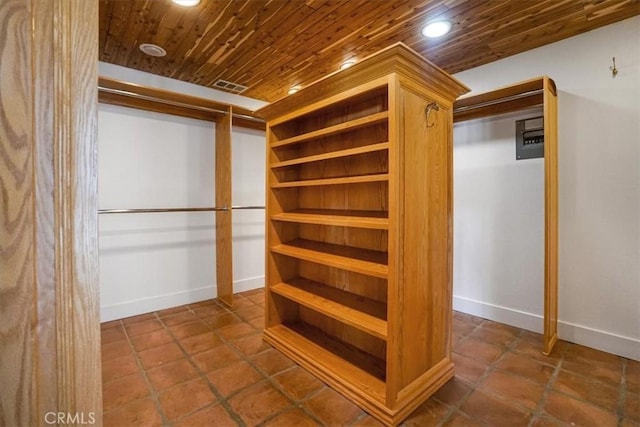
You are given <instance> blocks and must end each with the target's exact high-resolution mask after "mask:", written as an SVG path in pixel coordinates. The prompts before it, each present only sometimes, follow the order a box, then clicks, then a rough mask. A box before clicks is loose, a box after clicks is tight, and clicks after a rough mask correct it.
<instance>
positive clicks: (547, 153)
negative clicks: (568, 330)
mask: <svg viewBox="0 0 640 427" xmlns="http://www.w3.org/2000/svg"><path fill="white" fill-rule="evenodd" d="M543 90H544V92H543V96H544V107H543V110H544V111H543V114H544V211H545V215H544V246H545V250H544V350H543V353H544V354H546V355H549V354H550V353H551V351H552V350H553V346H554V345H555V343H556V341H558V96H557V93H556V87H555V84H554V83H553V80H551V79H550V78H549V77H546V76H545V77H544V81H543Z"/></svg>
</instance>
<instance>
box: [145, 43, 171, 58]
mask: <svg viewBox="0 0 640 427" xmlns="http://www.w3.org/2000/svg"><path fill="white" fill-rule="evenodd" d="M140 50H141V51H142V52H143V53H146V54H147V55H150V56H156V57H161V56H165V55H166V54H167V51H166V50H164V49H163V48H161V47H160V46H158V45H157V44H151V43H142V44H141V45H140Z"/></svg>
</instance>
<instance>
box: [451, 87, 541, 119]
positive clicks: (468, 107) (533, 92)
mask: <svg viewBox="0 0 640 427" xmlns="http://www.w3.org/2000/svg"><path fill="white" fill-rule="evenodd" d="M543 92H544V90H543V89H536V90H530V91H528V92H522V93H518V94H516V95H511V96H505V97H503V98H498V99H492V100H490V101H486V102H480V103H478V104H472V105H465V106H464V107H458V108H454V110H453V112H454V114H455V113H462V112H467V111H471V110H475V109H477V108H484V107H491V106H492V105H498V104H502V103H504V102H509V101H515V100H517V99H522V98H529V97H531V96H535V95H540V94H542V93H543ZM469 98H471V97H469ZM464 101H465V98H461V99H458V101H457V102H464Z"/></svg>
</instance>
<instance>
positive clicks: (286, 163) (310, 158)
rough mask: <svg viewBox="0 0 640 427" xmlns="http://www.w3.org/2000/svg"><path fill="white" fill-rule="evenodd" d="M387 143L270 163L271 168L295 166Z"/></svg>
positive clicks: (385, 147)
mask: <svg viewBox="0 0 640 427" xmlns="http://www.w3.org/2000/svg"><path fill="white" fill-rule="evenodd" d="M388 149H389V143H388V142H381V143H378V144H370V145H364V146H362V147H356V148H349V149H346V150H339V151H332V152H329V153H323V154H316V155H314V156H307V157H300V158H297V159H291V160H285V161H282V162H276V163H271V168H272V169H276V168H284V167H287V166H295V165H300V164H304V163H312V162H319V161H321V160H329V159H337V158H340V157H349V156H355V155H358V154H364V153H372V152H374V151H382V150H388Z"/></svg>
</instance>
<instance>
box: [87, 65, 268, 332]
mask: <svg viewBox="0 0 640 427" xmlns="http://www.w3.org/2000/svg"><path fill="white" fill-rule="evenodd" d="M99 100H100V105H99V116H98V117H99V138H98V142H99V156H98V158H99V171H98V172H99V207H100V210H99V214H100V215H99V218H100V223H99V225H100V229H99V239H100V241H99V244H100V289H101V317H102V321H109V320H113V319H119V318H123V317H128V316H132V315H136V314H141V313H147V312H150V311H155V310H160V309H163V308H169V307H175V306H179V305H182V304H187V303H190V302H195V301H201V300H205V299H210V298H214V297H216V296H217V297H218V298H219V299H220V300H221V301H223V302H224V303H226V304H228V305H232V304H233V296H232V294H233V293H234V292H238V291H242V290H249V289H253V288H256V287H261V286H262V285H263V277H262V276H263V274H264V273H263V269H264V264H263V263H262V260H263V256H262V253H263V250H264V246H263V245H264V238H263V234H264V190H263V188H262V186H256V185H255V182H256V181H260V180H262V179H263V175H264V150H262V146H263V145H262V144H263V141H264V122H262V121H261V120H260V119H258V118H256V117H253V116H252V115H251V112H250V111H249V110H247V109H245V108H241V107H236V106H231V105H227V104H223V103H219V102H213V101H210V100H207V99H203V98H198V97H194V96H190V95H185V94H183V93H177V92H169V91H166V90H162V89H157V88H150V87H143V86H138V85H135V84H131V83H127V82H123V81H118V80H114V79H110V78H105V77H102V78H100V80H99ZM232 152H233V154H235V157H234V156H232ZM232 182H233V186H232ZM234 255H235V262H234ZM234 283H235V288H236V289H235V291H234Z"/></svg>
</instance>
